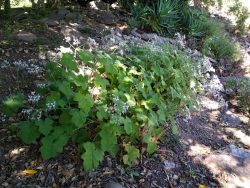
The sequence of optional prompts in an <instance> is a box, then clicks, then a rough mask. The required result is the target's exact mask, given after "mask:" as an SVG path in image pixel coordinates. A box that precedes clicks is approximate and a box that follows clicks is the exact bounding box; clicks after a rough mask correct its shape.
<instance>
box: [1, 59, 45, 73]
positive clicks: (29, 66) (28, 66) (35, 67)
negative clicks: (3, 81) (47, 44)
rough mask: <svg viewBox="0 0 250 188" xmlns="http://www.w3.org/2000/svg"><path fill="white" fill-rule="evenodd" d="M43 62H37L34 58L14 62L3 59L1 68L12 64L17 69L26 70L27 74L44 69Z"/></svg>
mask: <svg viewBox="0 0 250 188" xmlns="http://www.w3.org/2000/svg"><path fill="white" fill-rule="evenodd" d="M44 64H45V63H44V62H39V61H38V60H36V59H30V60H28V61H24V60H16V61H14V62H12V63H11V62H9V61H7V60H4V61H3V62H1V68H8V67H10V66H14V67H16V68H17V69H19V70H26V71H27V72H28V73H29V74H34V75H36V74H40V73H41V72H42V71H43V70H44V69H43V66H44Z"/></svg>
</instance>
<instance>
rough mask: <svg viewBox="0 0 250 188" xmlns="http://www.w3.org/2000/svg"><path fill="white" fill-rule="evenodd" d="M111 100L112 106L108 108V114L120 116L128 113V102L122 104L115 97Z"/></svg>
mask: <svg viewBox="0 0 250 188" xmlns="http://www.w3.org/2000/svg"><path fill="white" fill-rule="evenodd" d="M112 100H113V103H114V104H113V105H110V107H109V111H110V113H112V114H115V113H116V114H119V115H122V114H126V113H127V112H128V109H129V103H128V101H126V102H123V101H121V100H120V98H119V97H118V96H116V95H113V98H112Z"/></svg>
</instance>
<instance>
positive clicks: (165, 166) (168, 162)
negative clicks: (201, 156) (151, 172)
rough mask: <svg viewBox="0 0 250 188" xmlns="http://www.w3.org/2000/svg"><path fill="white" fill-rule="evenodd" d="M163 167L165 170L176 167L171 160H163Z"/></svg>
mask: <svg viewBox="0 0 250 188" xmlns="http://www.w3.org/2000/svg"><path fill="white" fill-rule="evenodd" d="M164 168H165V169H166V170H172V169H174V168H176V164H175V163H174V162H172V161H169V160H165V161H164Z"/></svg>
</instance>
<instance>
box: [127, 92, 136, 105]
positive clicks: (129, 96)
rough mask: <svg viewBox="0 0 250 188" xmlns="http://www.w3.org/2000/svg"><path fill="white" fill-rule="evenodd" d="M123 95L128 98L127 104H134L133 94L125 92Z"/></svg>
mask: <svg viewBox="0 0 250 188" xmlns="http://www.w3.org/2000/svg"><path fill="white" fill-rule="evenodd" d="M124 95H125V97H126V98H127V100H128V103H129V106H131V107H133V106H135V105H136V101H135V98H134V96H133V95H130V94H128V93H125V94H124Z"/></svg>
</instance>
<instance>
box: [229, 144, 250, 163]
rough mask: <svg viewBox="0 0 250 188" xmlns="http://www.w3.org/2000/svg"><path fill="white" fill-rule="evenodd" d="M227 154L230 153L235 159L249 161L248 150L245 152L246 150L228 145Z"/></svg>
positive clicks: (249, 152)
mask: <svg viewBox="0 0 250 188" xmlns="http://www.w3.org/2000/svg"><path fill="white" fill-rule="evenodd" d="M228 152H229V153H231V154H232V155H233V156H235V157H239V158H242V159H244V160H250V150H246V149H242V148H239V147H236V146H234V145H230V146H229V148H228Z"/></svg>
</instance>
